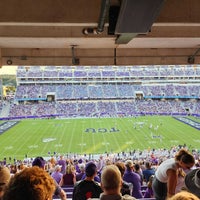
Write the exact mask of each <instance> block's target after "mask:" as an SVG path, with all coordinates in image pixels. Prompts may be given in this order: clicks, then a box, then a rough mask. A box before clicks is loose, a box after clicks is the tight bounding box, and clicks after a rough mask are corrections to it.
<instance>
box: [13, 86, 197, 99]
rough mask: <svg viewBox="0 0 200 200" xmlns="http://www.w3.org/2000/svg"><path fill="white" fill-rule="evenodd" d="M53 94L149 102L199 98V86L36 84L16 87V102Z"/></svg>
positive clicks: (61, 97) (79, 97)
mask: <svg viewBox="0 0 200 200" xmlns="http://www.w3.org/2000/svg"><path fill="white" fill-rule="evenodd" d="M49 94H53V95H55V96H56V99H60V100H62V99H63V100H64V99H110V98H112V99H124V98H136V96H137V95H138V94H141V95H142V97H144V98H145V97H148V98H150V97H152V98H155V97H157V98H174V99H176V98H178V99H179V98H188V99H189V98H193V97H196V98H198V97H199V96H200V86H199V85H197V84H196V85H191V84H185V85H183V84H182V85H180V84H164V85H162V84H157V85H152V84H149V85H132V84H127V83H126V84H109V83H107V84H93V85H92V84H84V85H81V84H52V85H50V84H39V83H38V84H37V85H30V84H29V85H19V86H18V87H17V90H16V95H15V99H16V100H18V99H26V98H35V99H37V98H47V95H49Z"/></svg>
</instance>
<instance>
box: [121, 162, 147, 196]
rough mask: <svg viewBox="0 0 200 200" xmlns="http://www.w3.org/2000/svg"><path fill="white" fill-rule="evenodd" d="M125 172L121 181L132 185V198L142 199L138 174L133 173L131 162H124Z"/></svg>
mask: <svg viewBox="0 0 200 200" xmlns="http://www.w3.org/2000/svg"><path fill="white" fill-rule="evenodd" d="M125 166H126V171H125V173H124V177H123V180H124V181H126V182H128V183H132V184H133V191H132V196H133V197H135V198H136V199H139V198H142V197H143V196H142V191H141V179H140V176H139V174H137V173H135V172H134V171H133V169H134V165H133V161H132V160H127V161H126V162H125Z"/></svg>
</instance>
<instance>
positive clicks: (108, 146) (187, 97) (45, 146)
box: [1, 65, 200, 159]
mask: <svg viewBox="0 0 200 200" xmlns="http://www.w3.org/2000/svg"><path fill="white" fill-rule="evenodd" d="M185 79H187V80H188V81H187V83H183V80H185ZM199 80H200V66H198V65H194V66H188V65H179V66H178V65H173V66H172V65H170V66H160V65H159V66H140V67H139V68H136V67H135V66H120V67H118V66H60V67H56V66H55V67H54V66H43V67H40V66H18V68H17V73H16V81H17V88H16V92H15V96H14V99H13V100H12V101H10V102H8V103H7V104H6V105H4V106H2V111H1V116H4V117H1V120H2V125H1V141H2V144H3V145H1V158H4V157H5V156H6V157H13V155H14V157H15V158H16V157H17V158H20V159H22V158H23V157H24V156H25V155H26V156H29V157H35V156H37V155H38V153H40V154H42V155H43V156H48V155H49V154H50V155H52V154H53V155H54V154H57V155H60V154H65V155H67V154H72V153H74V154H81V155H83V154H91V155H95V154H106V153H109V154H112V153H116V154H119V153H121V152H132V151H135V150H139V151H141V152H143V151H144V152H147V151H148V149H155V148H161V149H162V148H164V149H170V148H172V147H173V146H176V145H187V146H188V147H189V148H190V150H197V151H199V142H200V140H198V139H197V138H198V137H199V136H198V134H199V129H200V120H199V116H200V113H199V110H200V102H199V97H200V94H199V92H200V88H199V87H200V86H199ZM8 138H12V140H10V139H8ZM13 138H15V139H14V140H13ZM22 138H23V139H22Z"/></svg>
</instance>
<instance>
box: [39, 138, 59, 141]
mask: <svg viewBox="0 0 200 200" xmlns="http://www.w3.org/2000/svg"><path fill="white" fill-rule="evenodd" d="M54 140H56V138H44V139H43V140H42V142H52V141H54Z"/></svg>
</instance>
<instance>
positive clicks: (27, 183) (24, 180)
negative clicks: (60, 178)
mask: <svg viewBox="0 0 200 200" xmlns="http://www.w3.org/2000/svg"><path fill="white" fill-rule="evenodd" d="M54 191H55V183H54V180H53V178H52V177H51V176H50V175H49V174H48V173H47V172H45V171H44V170H43V169H41V168H39V167H37V166H35V167H30V168H26V169H24V170H22V171H21V172H19V173H17V174H15V175H14V176H13V177H12V178H11V179H10V182H9V184H8V187H7V188H6V190H5V193H4V198H3V199H4V200H27V199H28V200H50V199H52V196H53V193H54Z"/></svg>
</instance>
